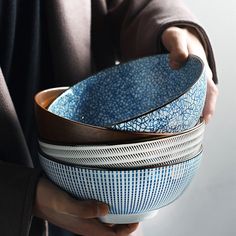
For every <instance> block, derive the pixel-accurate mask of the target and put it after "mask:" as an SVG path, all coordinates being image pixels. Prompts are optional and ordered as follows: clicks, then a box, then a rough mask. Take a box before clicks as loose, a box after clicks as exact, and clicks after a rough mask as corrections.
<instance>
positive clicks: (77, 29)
mask: <svg viewBox="0 0 236 236" xmlns="http://www.w3.org/2000/svg"><path fill="white" fill-rule="evenodd" d="M165 52H169V53H170V54H169V55H170V56H169V58H170V65H171V67H173V68H174V69H178V68H179V67H181V65H182V64H183V63H184V62H185V61H186V59H187V58H188V55H189V54H196V55H198V56H199V57H201V58H202V60H203V61H204V63H205V69H206V73H207V76H208V82H207V84H208V86H207V97H206V103H205V107H204V110H203V117H204V119H205V121H206V122H209V121H210V119H211V117H212V115H213V114H214V111H215V104H216V99H217V95H218V89H217V86H216V84H217V81H218V80H217V74H216V66H215V60H214V55H213V50H212V47H211V44H210V41H209V38H208V36H207V34H206V32H205V30H204V29H203V28H202V26H201V25H200V24H199V22H198V21H197V20H196V19H195V17H194V16H193V15H192V13H191V12H190V11H189V10H188V9H187V8H186V6H185V5H184V4H183V2H182V1H181V0H175V1H171V0H139V1H136V0H91V1H89V0H66V1H63V0H51V1H46V0H41V1H40V0H18V1H17V0H11V1H8V0H0V67H1V71H2V72H1V71H0V85H1V90H0V128H1V135H0V137H1V138H0V141H1V142H0V198H1V201H0V232H1V236H19V235H21V236H25V235H33V236H38V235H40V236H42V235H43V232H45V224H44V220H47V221H48V222H49V223H50V224H53V225H55V227H54V226H52V225H50V226H49V229H50V236H51V235H56V236H59V235H69V232H71V233H74V234H79V235H84V236H93V235H96V236H99V235H102V236H115V235H117V236H126V235H129V234H130V233H132V232H134V231H135V230H136V228H137V227H138V224H127V225H113V226H111V225H106V224H102V223H101V222H99V221H98V220H97V217H99V216H102V215H105V214H107V212H108V206H107V205H105V204H104V203H100V202H96V201H77V200H75V199H73V198H71V197H70V196H69V195H68V194H67V193H66V192H63V191H62V190H60V189H59V188H58V187H57V186H55V185H54V184H52V183H51V182H50V181H48V180H47V179H46V178H44V177H43V175H42V173H41V171H40V167H39V163H38V160H37V146H36V145H37V132H36V129H35V123H34V112H33V96H34V94H35V93H36V92H37V91H40V90H42V89H45V88H48V87H55V86H62V85H66V86H68V85H72V84H74V83H76V82H78V81H80V80H82V79H84V78H85V77H87V76H88V75H90V74H91V73H94V72H96V71H99V70H102V69H104V68H106V67H109V66H112V65H114V63H115V61H117V60H119V61H120V62H124V61H127V60H131V59H134V58H138V57H143V56H147V55H153V54H158V53H165ZM7 89H8V90H7ZM12 102H13V103H12ZM13 104H14V106H13ZM16 114H17V115H16ZM33 166H34V167H33ZM56 226H57V227H59V228H56ZM60 228H62V229H64V230H67V233H66V231H64V232H63V230H61V231H60ZM52 229H53V230H52ZM59 232H61V233H59Z"/></svg>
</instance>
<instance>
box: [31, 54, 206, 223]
mask: <svg viewBox="0 0 236 236" xmlns="http://www.w3.org/2000/svg"><path fill="white" fill-rule="evenodd" d="M205 96H206V77H205V72H204V64H203V62H202V61H201V60H200V59H199V58H198V57H196V56H194V55H191V56H189V58H188V60H187V62H186V63H185V65H184V66H183V67H182V68H181V69H179V70H172V69H171V68H170V67H169V62H168V55H165V54H163V55H157V56H151V57H145V58H141V59H138V60H134V61H130V62H128V63H124V64H120V65H118V66H115V67H112V68H109V69H106V70H104V71H101V72H99V73H98V74H95V75H93V76H91V77H89V78H87V79H85V80H83V81H82V82H79V83H78V84H76V85H74V86H73V87H71V88H53V89H48V90H44V91H42V92H40V93H38V94H37V95H36V96H35V111H36V118H37V123H38V131H39V158H40V162H41V165H42V168H43V170H44V171H45V173H46V175H47V176H48V178H49V179H51V180H52V181H53V182H54V183H55V184H57V185H58V186H60V187H61V188H62V189H64V190H66V191H67V192H69V193H70V194H72V195H73V196H74V197H75V198H78V199H95V200H98V201H102V202H105V203H107V204H108V205H109V214H108V215H106V216H104V217H102V218H101V220H102V221H103V222H106V223H114V224H119V223H120V224H123V223H132V222H139V221H143V220H145V219H147V218H150V217H153V216H154V215H155V214H156V213H157V210H158V209H159V208H161V207H163V206H166V205H168V204H170V203H171V202H173V201H174V200H176V199H177V198H178V197H179V196H180V195H181V194H182V193H183V192H184V190H185V189H186V187H187V186H188V185H189V183H190V182H191V179H192V177H193V176H194V174H195V173H196V170H197V168H198V167H199V165H200V161H201V159H202V141H203V135H204V128H205V124H204V121H203V120H201V119H200V117H201V113H202V109H203V106H204V102H205Z"/></svg>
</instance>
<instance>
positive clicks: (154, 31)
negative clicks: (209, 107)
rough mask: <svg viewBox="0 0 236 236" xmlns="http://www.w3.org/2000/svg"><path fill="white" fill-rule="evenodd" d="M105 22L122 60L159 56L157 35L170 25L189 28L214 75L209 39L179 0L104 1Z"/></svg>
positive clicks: (214, 69)
mask: <svg viewBox="0 0 236 236" xmlns="http://www.w3.org/2000/svg"><path fill="white" fill-rule="evenodd" d="M107 4H108V5H107V6H108V9H109V11H108V15H107V17H108V19H109V20H108V22H109V24H110V26H111V31H112V33H113V39H114V41H115V43H116V44H117V46H118V48H119V52H120V55H121V58H122V59H124V60H128V59H132V58H137V57H142V56H147V55H152V54H155V53H161V52H162V47H161V34H162V32H163V31H164V30H165V29H166V28H167V27H170V26H188V27H193V28H195V29H196V30H197V32H198V33H199V35H200V37H201V39H202V43H203V46H204V48H205V51H206V55H207V57H208V62H209V65H210V67H211V69H212V72H213V79H214V82H215V83H217V81H218V80H217V74H216V67H215V60H214V55H213V50H212V47H211V44H210V41H209V38H208V36H207V34H206V32H205V30H204V29H203V28H202V26H201V25H200V24H199V22H198V21H197V20H196V18H195V16H194V15H193V14H192V13H191V12H190V11H189V9H188V8H187V7H186V6H185V5H184V3H183V1H181V0H174V1H173V0H138V1H137V0H107Z"/></svg>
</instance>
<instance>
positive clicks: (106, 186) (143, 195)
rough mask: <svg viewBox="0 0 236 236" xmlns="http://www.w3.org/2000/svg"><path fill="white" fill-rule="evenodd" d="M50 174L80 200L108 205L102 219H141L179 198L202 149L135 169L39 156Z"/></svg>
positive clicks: (108, 221)
mask: <svg viewBox="0 0 236 236" xmlns="http://www.w3.org/2000/svg"><path fill="white" fill-rule="evenodd" d="M39 158H40V162H41V166H42V168H43V170H44V171H45V173H46V175H47V177H48V178H49V179H50V180H51V181H53V182H54V183H55V184H56V185H58V186H59V187H60V188H62V189H63V190H65V191H67V192H68V193H70V194H71V195H72V196H74V197H75V198H77V199H94V200H98V201H100V202H104V203H106V204H108V206H109V214H108V215H106V216H104V217H101V218H100V219H101V221H103V222H105V223H112V224H127V223H134V222H140V221H143V220H146V219H149V218H151V217H153V216H155V215H156V213H157V211H158V209H159V208H162V207H164V206H166V205H168V204H170V203H172V202H174V201H175V200H176V199H177V198H178V197H180V196H181V195H182V194H183V192H184V191H185V189H186V188H187V187H188V185H189V184H190V182H191V180H192V178H193V176H194V175H195V173H196V171H197V169H198V167H199V165H200V163H201V159H202V148H200V149H199V151H198V152H197V153H195V154H194V155H193V156H192V158H191V159H189V160H187V161H184V162H179V163H176V164H173V165H158V166H155V167H140V168H133V169H105V168H104V169H103V168H92V167H84V166H79V165H75V164H68V163H64V162H62V161H59V160H57V159H54V158H52V157H50V156H47V155H46V154H43V153H41V154H40V155H39Z"/></svg>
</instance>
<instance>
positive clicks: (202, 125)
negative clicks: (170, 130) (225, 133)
mask: <svg viewBox="0 0 236 236" xmlns="http://www.w3.org/2000/svg"><path fill="white" fill-rule="evenodd" d="M200 129H205V121H204V119H203V118H201V119H200V120H199V122H198V123H197V124H196V125H195V126H194V127H192V128H191V129H188V130H185V131H183V132H179V133H175V134H173V135H170V136H164V137H163V138H160V139H156V138H155V137H153V138H148V139H146V140H144V139H140V140H133V141H130V142H125V143H122V144H120V143H119V144H94V145H80V144H79V145H57V144H51V143H47V142H44V141H43V140H41V139H40V138H39V139H38V143H39V144H40V145H41V144H42V145H44V146H46V147H49V148H55V149H59V150H61V149H64V148H68V149H71V150H76V148H83V147H84V148H89V149H91V150H93V149H97V148H98V149H104V148H109V149H110V148H125V147H129V146H130V145H132V146H139V145H142V144H143V145H145V144H147V143H154V142H156V141H158V140H160V141H161V140H164V141H165V140H166V139H167V140H168V139H172V138H175V137H181V136H183V135H186V134H191V133H193V132H194V131H196V130H200ZM203 132H204V131H203ZM86 150H87V149H86Z"/></svg>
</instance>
